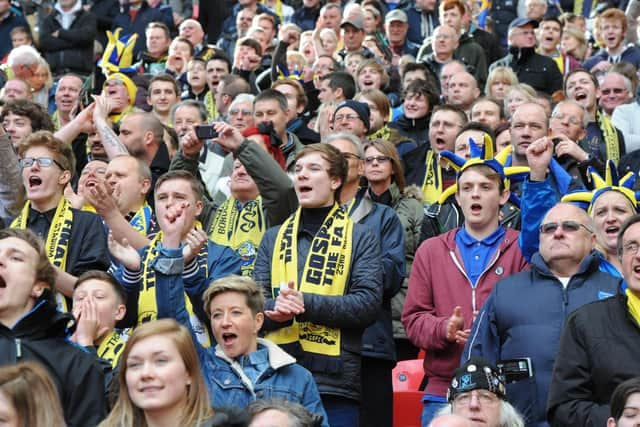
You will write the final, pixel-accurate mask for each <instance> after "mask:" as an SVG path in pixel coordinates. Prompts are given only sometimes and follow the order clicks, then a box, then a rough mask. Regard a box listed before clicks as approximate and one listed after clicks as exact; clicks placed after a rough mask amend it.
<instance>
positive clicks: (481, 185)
mask: <svg viewBox="0 0 640 427" xmlns="http://www.w3.org/2000/svg"><path fill="white" fill-rule="evenodd" d="M492 153H493V150H492V148H491V142H490V141H489V142H488V144H487V143H486V145H485V149H484V151H483V154H484V155H483V156H482V157H473V158H471V159H470V160H468V161H467V162H465V163H464V164H462V166H461V168H460V172H459V173H458V175H457V177H456V185H457V189H456V193H455V197H456V200H457V201H458V203H459V205H460V207H461V209H462V212H463V214H464V218H465V219H464V224H463V226H462V227H458V228H455V229H453V230H451V231H449V232H447V233H445V234H442V235H440V236H437V237H434V238H432V239H428V240H426V241H425V242H424V243H423V244H422V245H421V246H420V247H419V248H418V251H417V252H416V255H415V258H414V262H413V267H412V269H411V274H410V275H409V291H408V293H407V298H406V300H405V305H404V310H403V312H402V323H403V324H404V327H405V330H406V332H407V336H408V337H409V339H410V340H411V342H412V343H413V344H414V345H416V346H417V347H420V348H422V349H425V350H426V352H427V354H426V356H425V361H424V370H425V375H426V376H427V377H428V378H429V380H428V382H427V387H426V389H425V395H424V397H423V402H424V408H423V412H422V425H423V426H426V425H428V424H429V422H430V421H431V420H432V419H433V418H434V416H435V415H436V414H437V412H438V411H439V410H441V409H442V408H443V407H444V406H445V405H446V402H447V400H446V395H447V388H448V387H449V384H450V383H451V379H452V378H453V374H454V370H455V369H456V368H457V367H458V366H459V362H460V357H461V355H462V350H463V347H464V344H465V343H466V341H467V338H468V337H469V333H470V328H471V324H472V322H473V321H474V319H475V318H476V316H477V314H478V312H479V311H480V309H481V308H482V305H483V304H484V302H485V300H486V299H487V297H488V296H489V294H490V293H491V290H492V289H493V287H494V285H495V284H496V282H497V281H498V280H500V279H501V278H503V277H507V276H509V275H511V274H513V273H517V272H519V271H522V270H524V269H525V268H527V262H526V261H525V259H524V258H523V256H522V254H521V252H520V248H519V247H518V244H517V241H518V232H517V231H515V230H513V229H509V228H505V227H504V226H502V225H500V223H499V219H498V218H499V215H498V213H499V210H500V206H501V205H503V204H504V203H506V201H507V199H508V198H509V189H508V188H507V187H506V184H505V175H504V168H503V167H502V165H501V164H500V163H499V162H498V161H496V160H495V159H493V158H492V157H493V156H492ZM450 154H452V153H447V158H449V156H448V155H450ZM454 158H455V157H454ZM456 160H457V161H459V162H461V161H463V160H462V159H459V160H458V159H456ZM445 277H446V279H443V278H445Z"/></svg>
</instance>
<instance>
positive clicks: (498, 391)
mask: <svg viewBox="0 0 640 427" xmlns="http://www.w3.org/2000/svg"><path fill="white" fill-rule="evenodd" d="M472 390H488V391H490V392H492V393H494V394H495V395H496V396H498V397H499V398H500V399H503V400H506V399H507V388H506V387H505V385H504V380H503V378H502V377H501V376H500V374H499V373H498V370H497V369H496V368H495V367H494V366H493V365H491V364H490V363H489V362H488V361H487V360H486V359H484V358H482V357H479V356H474V357H472V358H471V359H469V360H467V362H466V363H465V364H464V365H462V366H461V367H460V368H458V369H456V370H455V372H454V373H453V379H452V380H451V384H450V385H449V390H447V400H448V401H449V402H453V400H454V399H455V398H456V396H458V395H459V394H461V393H466V392H469V391H472Z"/></svg>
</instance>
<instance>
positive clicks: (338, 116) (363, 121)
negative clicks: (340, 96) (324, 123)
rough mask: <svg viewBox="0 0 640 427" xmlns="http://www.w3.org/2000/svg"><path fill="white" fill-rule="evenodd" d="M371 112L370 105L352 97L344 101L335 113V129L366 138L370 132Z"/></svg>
mask: <svg viewBox="0 0 640 427" xmlns="http://www.w3.org/2000/svg"><path fill="white" fill-rule="evenodd" d="M370 116H371V112H370V111H369V105H368V104H365V103H364V102H358V101H353V100H351V99H349V100H347V101H343V102H341V103H340V104H338V106H337V107H336V110H335V112H334V113H333V130H334V131H335V132H348V133H350V134H352V135H355V136H357V137H358V138H360V139H364V138H365V137H366V136H367V134H368V133H369V128H370V127H371V123H370Z"/></svg>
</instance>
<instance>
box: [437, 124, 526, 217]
mask: <svg viewBox="0 0 640 427" xmlns="http://www.w3.org/2000/svg"><path fill="white" fill-rule="evenodd" d="M469 149H470V152H471V158H469V159H465V158H462V157H460V156H458V155H457V154H455V153H452V152H451V151H448V150H443V151H442V152H441V153H440V156H441V157H442V158H443V159H445V160H446V161H447V162H449V164H451V167H453V168H454V169H455V170H456V171H457V172H458V173H457V177H456V184H454V185H452V186H450V187H449V188H447V189H446V190H445V191H443V192H442V195H441V196H440V198H439V199H438V203H440V204H442V203H444V202H445V201H446V200H447V199H448V198H449V197H451V196H452V195H454V194H455V193H456V191H458V183H457V181H458V179H459V178H460V175H461V173H462V172H464V171H465V170H467V169H469V168H470V167H472V166H478V165H483V166H488V167H490V168H491V169H493V170H494V171H496V172H497V173H498V174H499V175H500V178H502V180H503V181H504V187H505V188H506V189H508V188H509V187H510V185H511V182H512V181H513V182H516V181H523V180H524V179H525V178H526V177H527V176H528V175H529V171H530V169H529V168H528V167H525V166H506V167H505V166H504V165H505V164H506V162H507V159H508V158H509V154H510V153H511V149H512V147H511V145H509V146H508V147H506V148H505V149H503V150H502V151H500V152H499V153H498V154H495V153H494V148H493V141H492V140H491V137H490V136H489V135H487V134H486V133H485V134H484V140H483V144H482V146H479V145H478V144H476V142H475V141H474V140H473V138H469ZM509 200H510V201H511V202H512V203H513V204H515V205H516V206H518V207H520V199H519V198H518V196H516V195H515V194H514V193H511V195H510V196H509Z"/></svg>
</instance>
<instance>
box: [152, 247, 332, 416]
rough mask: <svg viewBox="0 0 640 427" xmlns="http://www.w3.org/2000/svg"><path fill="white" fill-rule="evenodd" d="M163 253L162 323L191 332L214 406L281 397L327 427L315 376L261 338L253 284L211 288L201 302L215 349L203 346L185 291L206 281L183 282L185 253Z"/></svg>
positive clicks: (159, 284) (234, 279) (159, 280)
mask: <svg viewBox="0 0 640 427" xmlns="http://www.w3.org/2000/svg"><path fill="white" fill-rule="evenodd" d="M163 249H164V250H162V251H161V255H160V256H159V257H158V259H157V262H156V263H155V265H154V268H155V269H156V275H157V276H156V301H157V305H158V318H161V317H172V318H175V319H176V320H178V322H180V323H182V324H183V325H184V326H186V327H187V328H188V329H189V330H190V331H191V332H192V335H193V336H194V343H195V344H196V348H197V350H198V356H199V359H200V364H201V367H202V374H203V376H204V379H205V383H206V384H207V388H208V390H209V393H210V395H211V404H212V406H213V407H241V408H242V407H245V406H247V405H248V404H249V403H251V402H252V401H254V400H258V399H267V398H271V397H279V398H283V399H286V400H290V401H293V402H297V403H300V404H301V405H303V406H304V407H305V408H307V409H308V410H309V411H310V412H311V413H312V414H314V415H316V416H318V417H322V419H323V421H322V423H321V425H322V426H323V427H329V424H328V422H327V415H326V413H325V410H324V407H323V406H322V401H321V400H320V394H319V393H318V388H317V386H316V383H315V381H314V379H313V377H312V375H311V373H310V372H309V371H308V370H306V369H305V368H303V367H302V366H300V365H298V364H297V363H296V360H295V359H294V358H293V357H292V356H290V355H289V354H288V353H286V352H285V351H284V350H282V349H281V348H280V347H278V346H277V345H276V344H274V343H272V342H271V341H269V340H266V339H262V338H258V331H259V330H260V328H261V326H262V323H263V320H264V314H263V313H262V310H263V307H264V296H263V295H262V293H261V292H260V290H259V289H258V287H257V286H256V284H255V282H254V281H253V280H252V279H250V278H248V277H241V276H235V275H232V276H228V277H225V278H221V279H218V280H215V281H214V282H212V283H211V285H210V286H209V288H208V289H207V291H206V292H205V293H204V296H203V299H204V309H205V311H206V313H207V315H208V316H209V319H210V321H211V328H212V330H213V335H214V337H215V340H216V342H217V345H216V346H215V348H205V347H202V346H201V345H200V344H199V343H198V340H197V339H195V334H194V332H193V330H192V329H191V322H190V321H189V315H188V313H187V311H186V309H185V306H184V289H185V287H187V288H190V287H193V286H194V283H193V281H199V280H206V279H205V278H204V276H203V277H201V278H199V279H196V278H193V277H192V278H190V279H189V280H188V282H189V283H183V280H182V270H183V261H182V250H181V249H178V248H176V249H169V248H163Z"/></svg>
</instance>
